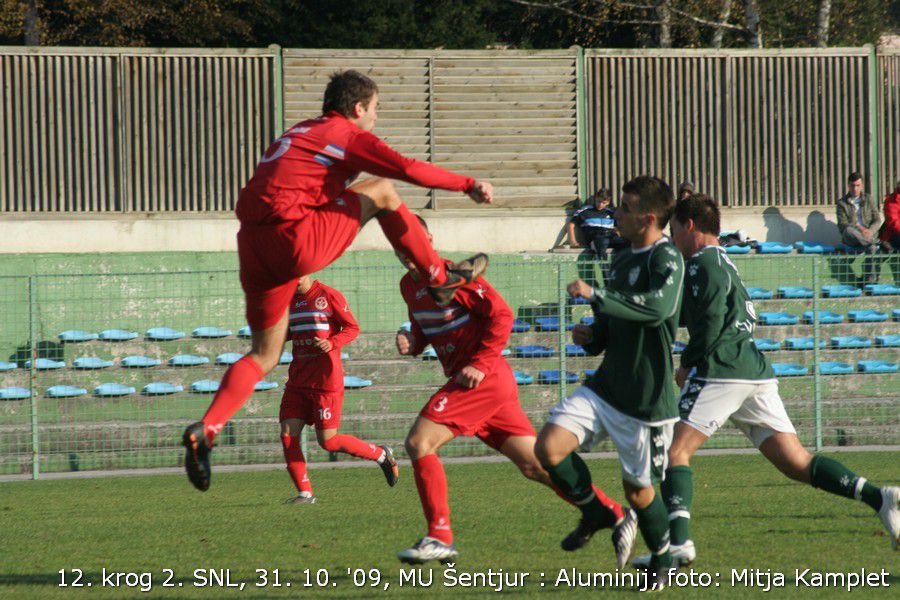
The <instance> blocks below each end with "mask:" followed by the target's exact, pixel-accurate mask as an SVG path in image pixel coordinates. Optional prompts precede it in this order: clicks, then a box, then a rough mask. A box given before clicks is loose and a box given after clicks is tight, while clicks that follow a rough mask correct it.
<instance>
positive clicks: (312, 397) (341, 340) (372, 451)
mask: <svg viewBox="0 0 900 600" xmlns="http://www.w3.org/2000/svg"><path fill="white" fill-rule="evenodd" d="M358 335H359V325H358V324H357V323H356V319H355V318H353V313H351V312H350V307H349V306H348V305H347V300H346V299H345V298H344V296H343V295H342V294H341V293H340V292H339V291H337V290H336V289H334V288H331V287H328V286H327V285H325V284H323V283H321V282H319V281H318V280H315V281H313V280H312V279H311V278H310V277H309V275H304V276H303V277H301V278H300V282H299V283H298V285H297V292H296V293H295V294H294V297H293V298H292V299H291V306H290V310H289V314H288V337H289V339H290V340H291V342H292V345H293V356H294V358H293V360H292V361H291V366H290V372H289V373H288V380H287V384H286V385H285V386H284V396H282V398H281V410H280V412H279V417H278V419H279V421H281V444H282V446H283V447H284V460H285V462H286V463H287V470H288V473H289V474H290V476H291V479H292V480H293V482H294V485H295V486H296V487H297V492H298V494H299V495H298V496H297V497H296V498H294V499H293V500H292V501H293V503H294V504H314V503H315V502H316V497H315V496H314V495H313V493H312V484H311V483H310V481H309V476H308V475H307V473H306V458H305V457H304V456H303V451H302V450H301V449H300V431H301V430H302V429H303V425H304V424H306V425H313V426H315V428H316V439H317V440H318V442H319V446H321V447H322V449H323V450H327V451H328V452H346V453H347V454H350V455H352V456H356V457H359V458H365V459H368V460H373V461H376V462H377V463H378V464H379V466H381V470H382V471H383V472H384V476H385V478H386V479H387V482H388V485H390V486H392V487H393V486H394V485H396V483H397V479H398V477H399V474H400V471H399V468H398V467H397V461H395V460H394V453H393V452H392V451H391V449H390V447H388V446H386V445H384V446H375V445H373V444H369V443H366V442H364V441H362V440H361V439H359V438H357V437H354V436H352V435H346V434H340V433H338V428H339V427H340V425H341V410H342V408H343V405H344V368H343V366H342V365H341V348H343V347H344V346H346V345H347V344H349V343H350V342H352V341H353V340H355V339H356V336H358Z"/></svg>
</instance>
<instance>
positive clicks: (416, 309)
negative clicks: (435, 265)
mask: <svg viewBox="0 0 900 600" xmlns="http://www.w3.org/2000/svg"><path fill="white" fill-rule="evenodd" d="M400 293H401V294H402V295H403V299H404V300H405V301H406V305H407V307H408V308H409V321H410V323H411V331H412V334H413V337H414V338H415V339H414V343H413V347H412V354H419V353H421V352H422V350H424V349H425V346H426V345H427V344H429V343H430V344H431V345H432V347H434V350H435V352H437V355H438V359H439V360H440V361H441V364H442V365H443V367H444V374H445V375H447V377H453V376H454V375H456V374H457V373H458V372H459V371H460V370H462V368H463V367H465V366H468V365H471V366H473V367H475V368H476V369H478V370H479V371H481V372H482V373H484V374H485V376H487V375H490V374H491V373H492V372H493V371H494V369H495V367H496V366H497V364H498V362H499V361H503V360H504V359H503V357H502V356H501V355H500V353H501V352H502V351H503V348H505V347H506V342H507V341H509V335H510V334H511V333H512V326H513V320H514V319H513V312H512V309H511V308H510V307H509V305H508V304H507V303H506V300H504V299H503V296H501V295H500V294H499V293H498V292H497V290H495V289H494V288H493V287H491V285H490V284H489V283H488V282H487V281H485V280H484V279H483V278H482V277H479V278H478V279H476V280H475V281H473V282H472V283H470V284H468V285H466V286H464V287H462V288H460V289H459V290H457V292H456V295H455V296H454V297H453V301H452V302H451V303H450V305H449V306H446V307H440V306H438V305H437V304H436V303H435V301H434V300H433V299H432V298H431V294H429V293H428V289H427V288H426V286H425V281H424V280H421V281H416V280H415V279H413V277H412V275H411V274H409V273H407V274H406V275H405V276H404V277H403V279H401V280H400Z"/></svg>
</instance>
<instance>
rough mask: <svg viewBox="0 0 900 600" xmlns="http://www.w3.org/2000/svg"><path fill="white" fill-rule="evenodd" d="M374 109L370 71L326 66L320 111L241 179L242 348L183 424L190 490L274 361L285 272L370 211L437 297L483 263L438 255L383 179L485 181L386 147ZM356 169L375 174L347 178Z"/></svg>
mask: <svg viewBox="0 0 900 600" xmlns="http://www.w3.org/2000/svg"><path fill="white" fill-rule="evenodd" d="M377 109H378V86H377V85H376V84H375V82H374V81H372V80H371V79H369V78H368V77H366V76H365V75H362V74H361V73H358V72H356V71H344V72H341V73H335V74H334V75H332V77H331V81H330V82H329V84H328V86H327V87H326V89H325V97H324V100H323V103H322V113H323V114H322V115H321V116H319V117H316V118H314V119H309V120H307V121H302V122H300V123H298V124H296V125H295V126H294V127H292V128H290V129H289V130H287V131H286V132H285V133H284V135H283V136H282V137H281V138H279V139H277V140H275V142H274V143H273V144H272V145H271V146H270V147H269V149H268V150H266V152H265V154H264V155H263V157H262V158H261V159H260V161H259V164H258V165H257V167H256V171H255V172H254V173H253V177H252V178H251V179H250V182H249V183H247V185H246V186H245V187H244V189H243V190H241V194H240V198H239V199H238V203H237V209H236V213H237V217H238V220H239V221H240V223H241V228H240V231H238V235H237V241H238V258H239V260H240V275H241V286H242V287H243V288H244V294H245V296H246V302H247V322H248V323H249V325H250V329H251V332H252V349H251V351H250V352H249V353H248V354H247V355H246V356H244V358H242V359H241V360H239V361H238V362H236V363H235V364H234V365H232V366H231V368H229V369H228V371H227V372H226V373H225V376H224V377H223V379H222V383H221V385H220V387H219V391H218V392H217V393H216V396H215V398H214V399H213V403H212V405H211V406H210V407H209V409H208V410H207V412H206V414H205V415H204V416H203V419H202V420H201V421H198V422H196V423H193V424H191V425H190V426H189V427H188V428H187V429H186V430H185V432H184V436H183V440H182V441H183V443H184V446H185V448H186V454H185V470H186V471H187V474H188V478H189V479H190V481H191V483H192V484H193V485H194V486H195V487H196V488H197V489H199V490H201V491H205V490H207V489H209V483H210V475H211V472H210V464H209V455H210V451H211V448H212V444H213V440H214V439H215V436H216V434H218V433H219V432H220V431H221V430H222V428H223V427H224V426H225V423H226V422H227V421H228V419H230V418H231V417H232V415H234V413H236V412H237V411H238V409H240V407H241V406H243V404H244V402H246V401H247V398H248V397H249V396H250V394H251V393H252V392H253V387H254V386H255V385H256V383H257V382H258V381H259V380H260V379H262V378H263V376H264V375H265V374H266V373H268V372H269V371H270V370H272V368H274V366H275V365H276V364H277V363H278V358H279V357H280V356H281V351H282V348H283V347H284V342H285V336H286V333H287V326H288V304H289V303H290V299H291V296H293V294H294V290H295V289H296V287H297V279H298V278H299V277H300V276H302V275H308V274H310V273H314V272H316V271H319V270H321V269H323V268H325V267H326V266H328V265H329V264H331V263H332V262H334V261H335V260H337V258H338V257H339V256H340V255H341V254H342V253H343V252H344V250H346V249H347V247H348V246H349V245H350V243H351V242H352V241H353V239H354V238H355V237H356V234H357V232H358V231H359V229H360V227H362V226H363V225H365V224H366V223H367V222H368V221H369V220H371V219H372V218H373V217H374V218H376V219H378V223H379V225H381V228H382V230H383V231H384V233H385V236H386V237H387V238H388V240H389V241H390V242H391V245H392V246H394V248H395V249H397V250H399V251H401V252H403V253H404V255H406V256H408V257H409V258H410V260H412V261H413V262H414V263H415V265H416V268H417V270H418V271H419V273H421V274H422V276H423V277H424V280H425V281H426V282H427V285H428V292H429V293H430V294H432V295H433V297H434V298H435V299H436V301H437V302H439V303H441V304H446V303H448V302H449V301H450V300H451V299H452V298H453V294H454V293H455V290H456V289H457V288H459V287H460V286H462V285H464V284H465V283H466V282H468V281H471V280H473V279H474V278H475V277H477V276H478V274H479V273H481V272H482V271H484V269H485V268H486V267H487V257H486V256H485V255H483V254H477V255H475V256H473V257H472V258H471V259H469V260H467V261H463V262H461V263H459V264H456V265H450V266H449V267H448V266H447V265H446V264H445V263H444V261H442V260H440V258H439V257H438V255H437V253H436V252H435V251H434V248H432V247H431V244H430V243H429V242H428V239H427V238H426V237H425V233H424V231H422V227H421V226H420V225H419V223H418V222H417V221H416V219H415V217H414V215H413V214H412V213H411V212H410V211H409V209H408V208H407V207H406V205H405V204H404V203H403V201H402V200H401V199H400V196H399V195H398V194H397V191H396V189H395V188H394V185H393V184H392V183H391V181H390V179H399V180H402V181H407V182H410V183H414V184H416V185H420V186H423V187H431V188H441V189H446V190H451V191H459V192H465V193H466V194H468V195H469V197H471V198H472V199H473V200H474V201H475V202H488V203H489V202H491V200H492V198H493V188H492V187H491V184H489V183H486V182H482V181H475V180H474V179H472V178H471V177H464V176H462V175H457V174H455V173H451V172H450V171H446V170H444V169H441V168H439V167H436V166H434V165H431V164H429V163H426V162H422V161H418V160H413V159H410V158H406V157H404V156H402V155H400V154H398V153H397V152H396V151H394V150H393V149H391V148H390V147H389V146H388V145H387V144H385V143H384V142H383V141H381V140H380V139H379V138H378V137H376V136H375V135H373V134H372V133H371V130H372V128H373V127H375V122H376V120H377V118H378V115H377ZM361 171H365V172H367V173H371V174H372V175H375V176H377V177H376V178H373V179H366V180H363V181H360V182H359V183H356V184H353V181H354V180H355V179H356V178H357V176H358V175H359V173H360V172H361ZM351 184H353V185H351Z"/></svg>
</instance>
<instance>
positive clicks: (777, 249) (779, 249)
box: [756, 242, 794, 254]
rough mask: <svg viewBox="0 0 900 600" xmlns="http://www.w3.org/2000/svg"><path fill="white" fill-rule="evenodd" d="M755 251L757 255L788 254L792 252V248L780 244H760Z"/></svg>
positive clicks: (788, 245)
mask: <svg viewBox="0 0 900 600" xmlns="http://www.w3.org/2000/svg"><path fill="white" fill-rule="evenodd" d="M756 251H757V252H758V253H759V254H790V253H791V252H793V251H794V247H793V246H791V245H790V244H782V243H781V242H760V243H759V245H758V246H757V247H756Z"/></svg>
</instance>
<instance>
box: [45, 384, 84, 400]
mask: <svg viewBox="0 0 900 600" xmlns="http://www.w3.org/2000/svg"><path fill="white" fill-rule="evenodd" d="M85 394H87V390H86V389H84V388H80V387H75V386H73V385H54V386H53V387H51V388H49V389H48V390H47V395H48V396H49V397H51V398H77V397H78V396H84V395H85Z"/></svg>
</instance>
